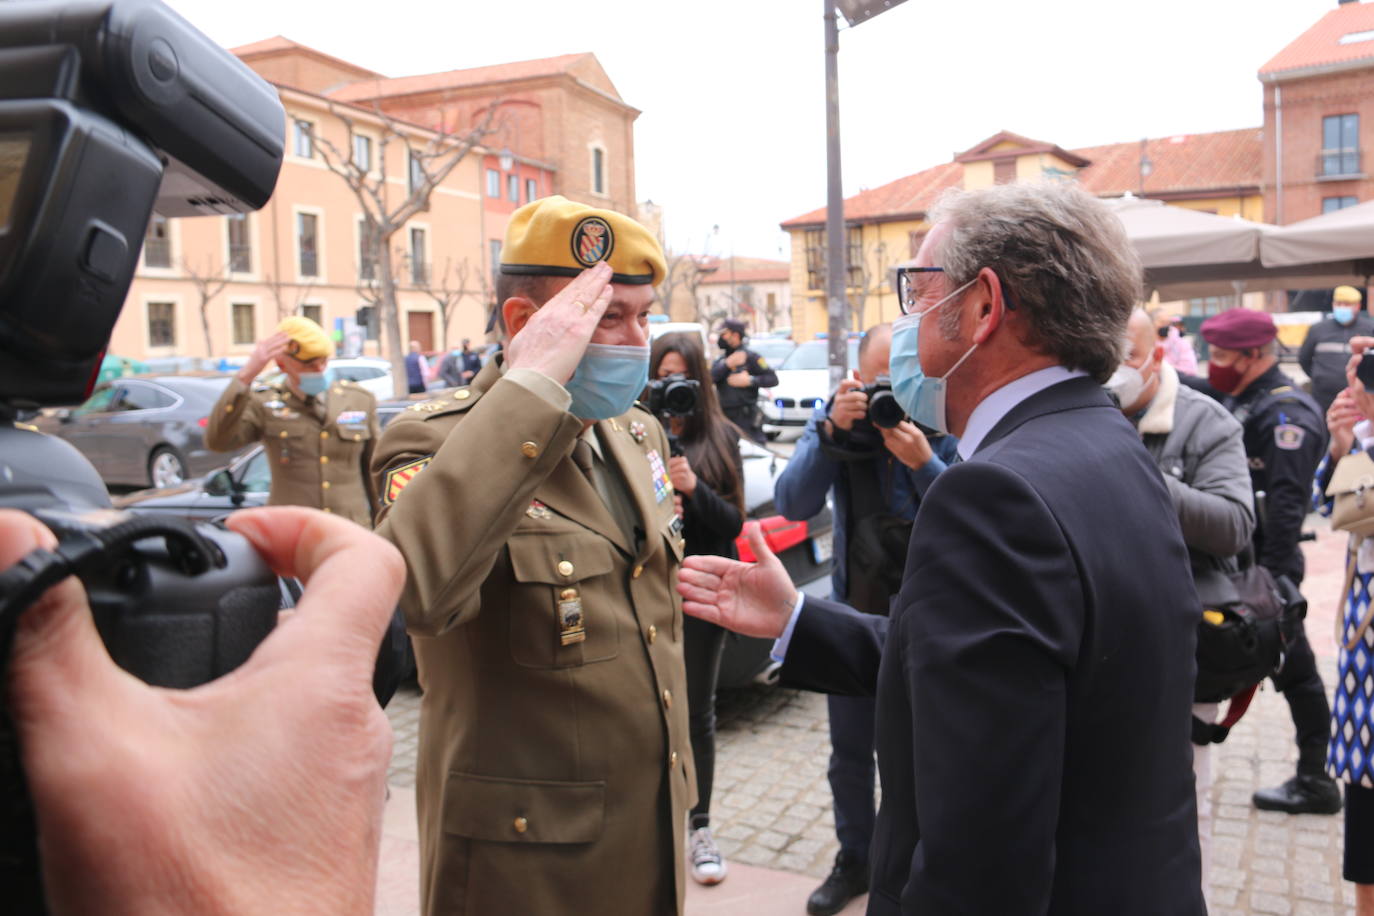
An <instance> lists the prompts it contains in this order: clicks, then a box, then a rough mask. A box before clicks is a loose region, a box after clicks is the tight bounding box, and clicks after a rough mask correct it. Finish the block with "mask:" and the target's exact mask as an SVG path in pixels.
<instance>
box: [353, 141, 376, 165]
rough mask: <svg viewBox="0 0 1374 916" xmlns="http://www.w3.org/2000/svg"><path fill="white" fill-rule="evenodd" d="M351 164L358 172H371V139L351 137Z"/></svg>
mask: <svg viewBox="0 0 1374 916" xmlns="http://www.w3.org/2000/svg"><path fill="white" fill-rule="evenodd" d="M353 164H354V165H356V166H357V167H358V171H360V172H370V171H372V138H371V137H365V136H363V135H362V134H354V135H353Z"/></svg>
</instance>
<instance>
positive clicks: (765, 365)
mask: <svg viewBox="0 0 1374 916" xmlns="http://www.w3.org/2000/svg"><path fill="white" fill-rule="evenodd" d="M758 362H759V368H760V369H767V368H768V360H766V359H764V358H763V357H762V356H760V357H759V360H758Z"/></svg>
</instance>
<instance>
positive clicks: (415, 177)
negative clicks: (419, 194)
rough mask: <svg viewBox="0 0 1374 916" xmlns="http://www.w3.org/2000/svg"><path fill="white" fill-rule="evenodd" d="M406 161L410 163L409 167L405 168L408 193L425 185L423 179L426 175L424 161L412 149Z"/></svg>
mask: <svg viewBox="0 0 1374 916" xmlns="http://www.w3.org/2000/svg"><path fill="white" fill-rule="evenodd" d="M407 161H408V162H409V163H410V167H409V168H408V169H406V173H407V180H408V181H409V187H410V193H411V194H414V193H415V192H416V191H418V190H419V189H420V188H423V187H424V186H425V179H426V178H427V177H428V176H427V175H426V174H425V161H424V158H423V157H421V156H420V154H419V153H417V152H415V151H414V150H411V151H410V153H409V155H408V159H407Z"/></svg>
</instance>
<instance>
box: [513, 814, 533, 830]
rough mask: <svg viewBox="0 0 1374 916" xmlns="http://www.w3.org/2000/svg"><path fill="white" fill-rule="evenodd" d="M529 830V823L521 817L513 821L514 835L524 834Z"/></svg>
mask: <svg viewBox="0 0 1374 916" xmlns="http://www.w3.org/2000/svg"><path fill="white" fill-rule="evenodd" d="M529 829H530V822H529V821H527V820H525V819H524V818H523V817H517V818H516V819H515V832H516V833H524V832H525V831H526V830H529Z"/></svg>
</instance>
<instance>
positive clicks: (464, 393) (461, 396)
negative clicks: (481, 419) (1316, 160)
mask: <svg viewBox="0 0 1374 916" xmlns="http://www.w3.org/2000/svg"><path fill="white" fill-rule="evenodd" d="M453 396H454V397H455V398H457V399H458V400H460V401H466V400H467V399H468V398H470V397H472V392H471V391H468V390H467V389H466V388H464V389H462V390H461V391H455V392H453Z"/></svg>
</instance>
